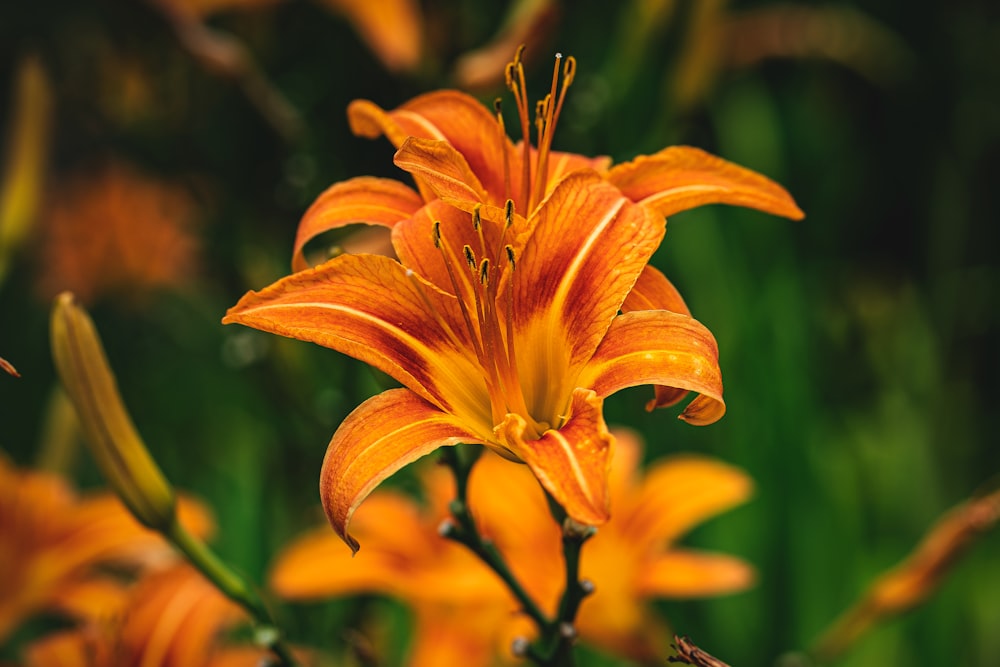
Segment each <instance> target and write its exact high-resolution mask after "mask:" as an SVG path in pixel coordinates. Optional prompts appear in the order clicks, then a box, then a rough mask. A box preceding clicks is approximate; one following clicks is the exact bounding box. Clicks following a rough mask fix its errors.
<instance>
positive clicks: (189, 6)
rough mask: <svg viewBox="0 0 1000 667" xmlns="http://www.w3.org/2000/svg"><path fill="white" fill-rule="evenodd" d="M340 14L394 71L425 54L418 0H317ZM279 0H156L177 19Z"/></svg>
mask: <svg viewBox="0 0 1000 667" xmlns="http://www.w3.org/2000/svg"><path fill="white" fill-rule="evenodd" d="M317 1H318V2H319V4H321V5H323V6H324V7H326V8H328V9H330V10H331V11H332V12H334V13H336V14H341V15H342V16H343V17H344V18H345V19H347V20H348V21H349V22H350V23H351V24H352V25H353V26H354V29H355V30H356V31H357V33H358V35H359V36H360V37H361V38H362V39H363V40H364V41H365V43H366V44H367V45H368V48H370V49H371V50H372V52H373V53H374V54H375V55H376V56H377V57H378V59H379V60H381V61H382V64H383V65H385V67H386V68H387V69H389V70H390V71H394V72H409V71H413V70H414V69H416V68H417V66H418V65H419V64H420V58H421V56H422V54H423V41H424V19H423V13H422V11H421V8H420V3H419V2H417V0H379V2H371V0H317ZM278 2H279V0H155V3H156V4H158V5H160V6H161V8H163V9H164V10H165V11H166V12H168V14H170V15H173V17H174V20H177V18H179V17H185V18H188V19H198V20H203V19H205V18H207V17H209V16H211V15H214V14H218V13H221V12H227V11H237V10H248V9H256V8H260V7H265V6H267V5H273V4H277V3H278Z"/></svg>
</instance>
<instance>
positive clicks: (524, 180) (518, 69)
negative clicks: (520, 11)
mask: <svg viewBox="0 0 1000 667" xmlns="http://www.w3.org/2000/svg"><path fill="white" fill-rule="evenodd" d="M523 53H524V44H522V45H521V46H519V47H518V48H517V51H516V52H515V53H514V60H513V62H510V63H508V64H507V69H506V71H505V75H506V79H507V87H508V88H509V89H510V91H511V92H512V93H513V94H514V101H515V102H516V103H517V115H518V117H519V118H520V120H521V151H522V153H523V157H522V159H521V164H522V167H521V169H522V172H521V201H524V202H527V201H528V200H529V198H530V196H531V132H530V129H529V123H528V84H527V82H526V81H525V79H524V64H523V63H522V62H521V55H522V54H523ZM515 75H516V78H515Z"/></svg>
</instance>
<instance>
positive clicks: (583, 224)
mask: <svg viewBox="0 0 1000 667" xmlns="http://www.w3.org/2000/svg"><path fill="white" fill-rule="evenodd" d="M663 231H664V224H663V220H661V219H657V218H655V217H654V216H652V215H650V214H649V213H648V212H647V211H646V210H645V209H642V208H640V207H638V206H634V205H632V204H631V203H630V202H629V201H628V200H627V199H625V198H624V197H622V196H621V193H619V192H618V191H617V190H616V189H615V188H613V187H611V186H609V185H607V184H606V183H604V182H603V181H601V179H600V177H599V176H598V175H597V174H595V173H594V172H583V171H579V172H575V173H573V174H571V175H570V176H568V177H566V179H564V180H563V181H562V182H561V183H560V184H559V185H558V186H556V188H555V190H553V192H552V194H551V195H550V196H549V198H548V199H547V200H545V201H544V202H543V203H542V205H541V207H540V209H539V210H538V213H537V220H536V222H535V228H534V233H533V234H532V235H531V237H530V238H529V239H528V240H527V243H526V244H525V247H524V251H523V256H522V257H518V258H517V268H516V270H515V271H514V273H513V281H514V314H513V315H514V317H513V319H514V331H515V336H516V339H515V341H516V346H517V350H516V351H517V361H518V367H519V372H520V373H521V376H522V386H523V387H524V390H525V398H526V400H527V404H528V406H529V409H531V411H532V414H533V415H535V416H536V417H539V418H542V419H554V417H555V416H556V415H558V414H560V412H562V411H563V410H564V409H565V402H566V400H567V397H568V396H569V394H570V392H571V391H572V390H573V389H574V388H575V387H578V386H584V385H580V384H579V383H576V381H575V378H576V375H577V374H578V372H579V369H580V368H582V367H583V365H584V364H586V363H587V361H588V360H589V359H590V357H591V356H592V355H593V353H594V350H596V349H597V346H598V344H599V343H600V341H601V339H602V338H603V337H604V335H605V333H606V332H607V330H608V327H609V326H610V324H611V322H612V320H613V319H614V317H615V315H616V314H617V313H618V310H619V308H620V307H621V305H622V302H623V301H624V300H625V297H626V296H627V295H628V293H629V291H630V290H631V289H632V285H633V284H634V283H635V281H636V279H637V278H638V277H639V274H640V273H641V272H642V270H643V267H644V266H645V265H646V262H647V261H648V260H649V258H650V256H651V255H652V254H653V251H654V250H656V247H657V246H658V245H659V243H660V240H661V239H662V238H663ZM542 415H545V416H542Z"/></svg>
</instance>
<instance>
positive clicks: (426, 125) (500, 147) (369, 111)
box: [347, 90, 519, 199]
mask: <svg viewBox="0 0 1000 667" xmlns="http://www.w3.org/2000/svg"><path fill="white" fill-rule="evenodd" d="M347 116H348V120H349V121H350V123H351V129H352V130H353V131H354V133H355V134H358V135H361V136H364V137H369V138H375V137H378V136H379V135H382V134H385V136H386V137H387V138H388V139H389V141H391V142H392V144H393V145H394V146H395V147H396V148H399V147H400V146H402V145H403V142H404V141H406V139H407V137H421V138H424V139H438V140H442V141H447V142H448V143H449V144H451V145H452V146H454V148H455V150H457V151H458V152H459V153H461V154H462V155H463V156H464V157H465V161H466V162H467V163H468V164H469V167H470V168H471V169H472V172H473V173H474V174H476V176H477V177H478V178H479V181H480V183H482V184H483V187H484V188H485V189H486V191H487V192H489V193H491V194H492V195H493V196H494V197H495V198H497V199H503V198H504V197H505V195H504V191H505V188H504V168H503V164H504V159H503V155H504V152H507V153H508V157H509V159H510V161H511V162H510V164H511V168H512V171H513V167H514V164H515V162H514V161H515V160H516V159H517V158H516V157H515V156H514V154H513V150H514V147H513V145H511V143H510V139H508V138H507V136H506V134H502V133H501V131H500V127H499V125H498V124H497V121H496V118H494V117H493V114H492V113H491V112H490V111H488V110H487V109H486V107H484V106H483V105H482V104H480V103H479V101H478V100H477V99H475V98H474V97H471V96H469V95H466V94H465V93H460V92H458V91H455V90H440V91H436V92H433V93H427V94H425V95H420V96H418V97H415V98H413V99H412V100H410V101H409V102H407V103H406V104H404V105H403V106H401V107H399V108H398V109H396V110H394V111H388V112H387V111H384V110H383V109H382V108H381V107H379V106H378V105H376V104H373V103H372V102H369V101H367V100H355V101H354V102H352V103H351V104H350V106H348V108H347ZM517 164H519V163H517Z"/></svg>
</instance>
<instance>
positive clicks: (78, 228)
mask: <svg viewBox="0 0 1000 667" xmlns="http://www.w3.org/2000/svg"><path fill="white" fill-rule="evenodd" d="M51 201H52V205H51V206H50V208H49V210H48V211H47V214H46V215H45V217H44V219H43V222H42V227H43V229H42V230H41V231H42V234H41V238H40V242H41V247H40V275H39V285H38V289H39V292H40V293H41V295H42V297H43V298H45V299H46V300H48V299H51V298H52V297H53V296H55V295H56V294H58V293H59V292H61V291H63V290H70V291H72V292H74V293H75V294H76V295H77V297H78V298H79V299H80V300H81V301H83V302H85V303H91V302H93V301H95V300H96V299H98V298H100V297H102V296H106V295H110V294H113V295H115V296H123V297H126V298H130V299H133V300H135V299H141V298H142V297H144V296H146V295H147V294H148V293H149V292H150V291H151V290H154V289H156V288H162V287H175V286H179V285H183V284H184V283H186V282H187V281H189V280H190V279H191V277H192V275H193V272H194V269H195V266H196V264H197V254H198V239H197V236H196V234H195V231H194V222H195V217H196V215H197V210H196V207H195V203H194V201H193V199H192V198H191V196H190V195H189V194H188V193H187V192H186V191H185V190H184V189H183V188H180V187H178V186H174V185H168V184H166V183H162V182H159V181H156V180H153V179H150V178H149V177H146V176H143V175H140V174H139V173H138V172H136V171H135V170H133V169H132V168H131V167H128V166H125V165H123V164H118V163H114V164H110V165H107V166H105V167H102V168H100V169H97V170H96V171H88V172H85V173H78V174H76V175H74V176H72V177H71V178H69V179H68V180H67V181H66V182H65V183H63V184H62V186H60V187H58V188H57V190H56V192H55V193H54V194H53V196H52V197H51Z"/></svg>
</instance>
